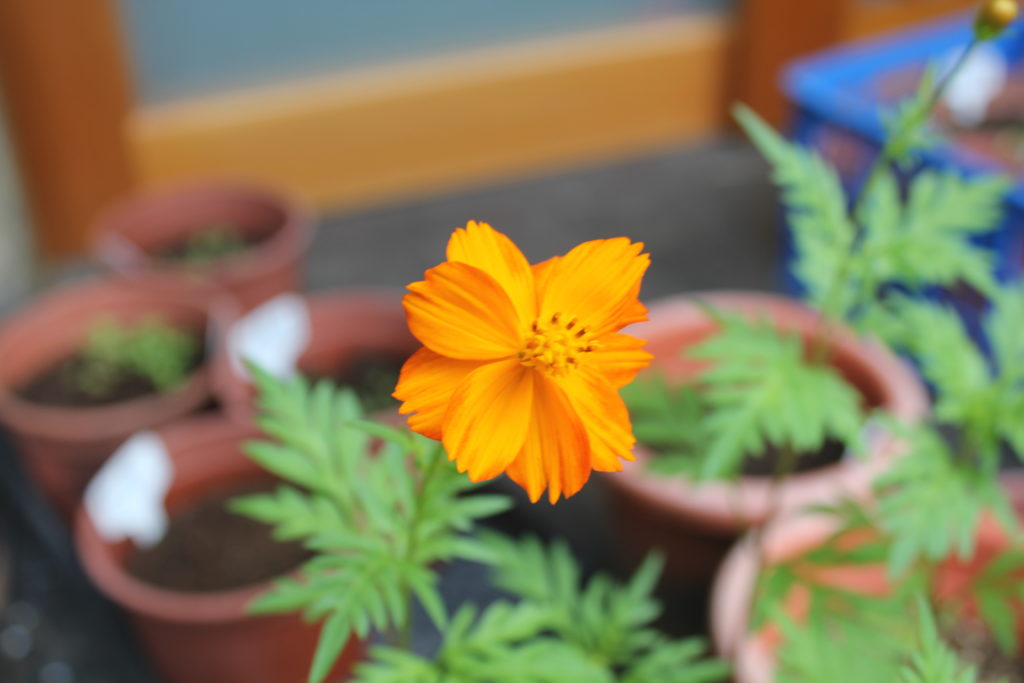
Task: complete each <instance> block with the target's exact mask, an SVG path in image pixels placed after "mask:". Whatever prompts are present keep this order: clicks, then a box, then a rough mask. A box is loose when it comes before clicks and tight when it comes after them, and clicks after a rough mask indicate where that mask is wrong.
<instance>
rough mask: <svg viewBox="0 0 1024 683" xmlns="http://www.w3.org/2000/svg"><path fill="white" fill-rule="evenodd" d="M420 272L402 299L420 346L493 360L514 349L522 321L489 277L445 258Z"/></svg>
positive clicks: (451, 354)
mask: <svg viewBox="0 0 1024 683" xmlns="http://www.w3.org/2000/svg"><path fill="white" fill-rule="evenodd" d="M424 275H425V278H426V279H425V280H422V281H420V282H414V283H412V284H411V285H409V293H408V294H406V295H405V297H404V298H403V299H402V304H403V305H404V306H405V316H406V319H407V320H408V323H409V330H410V331H411V332H412V333H413V335H414V336H415V337H416V338H417V339H419V340H420V341H421V342H423V345H424V346H426V347H428V348H430V349H432V350H434V351H436V352H437V353H439V354H441V355H442V356H448V357H449V358H461V359H464V360H493V359H495V358H504V357H507V356H509V355H511V354H513V353H515V352H516V351H518V350H519V347H520V346H521V344H522V330H523V324H522V323H521V322H520V321H519V316H518V314H517V313H516V310H515V307H513V305H512V302H511V301H510V300H509V298H508V294H506V293H505V290H503V289H502V288H501V285H499V284H498V283H497V282H496V281H495V280H494V278H492V277H491V276H490V275H488V274H487V273H485V272H484V271H482V270H480V269H479V268H475V267H473V266H471V265H468V264H466V263H452V262H450V261H446V262H445V263H442V264H441V265H439V266H437V267H435V268H431V269H430V270H428V271H427V272H426V273H425V274H424Z"/></svg>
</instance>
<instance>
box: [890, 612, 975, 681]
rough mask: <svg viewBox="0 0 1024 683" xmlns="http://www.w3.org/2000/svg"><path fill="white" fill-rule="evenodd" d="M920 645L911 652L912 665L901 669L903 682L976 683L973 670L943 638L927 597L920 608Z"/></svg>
mask: <svg viewBox="0 0 1024 683" xmlns="http://www.w3.org/2000/svg"><path fill="white" fill-rule="evenodd" d="M917 625H918V642H917V646H916V647H915V648H914V650H913V651H912V652H910V653H908V658H909V659H910V662H909V664H906V665H904V666H903V667H901V670H900V679H899V680H900V682H901V683H974V681H976V680H978V676H977V673H976V671H975V670H974V668H973V667H970V666H967V665H965V664H964V663H963V662H961V661H960V660H959V659H958V658H957V656H956V654H954V653H953V652H952V650H950V649H949V646H948V645H947V644H946V642H945V641H944V640H943V639H942V636H941V635H939V629H938V627H937V626H936V625H935V616H934V615H933V614H932V610H931V608H930V607H929V605H928V602H927V601H926V600H925V599H924V598H920V599H919V600H918V606H917Z"/></svg>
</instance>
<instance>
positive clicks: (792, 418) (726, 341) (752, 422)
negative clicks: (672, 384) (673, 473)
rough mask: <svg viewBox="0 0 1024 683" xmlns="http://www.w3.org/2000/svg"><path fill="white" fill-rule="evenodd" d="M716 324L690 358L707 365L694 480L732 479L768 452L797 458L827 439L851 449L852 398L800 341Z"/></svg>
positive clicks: (730, 321) (855, 435)
mask: <svg viewBox="0 0 1024 683" xmlns="http://www.w3.org/2000/svg"><path fill="white" fill-rule="evenodd" d="M721 322H722V328H721V330H720V331H719V332H718V333H717V334H715V335H713V336H712V337H710V338H709V339H707V340H706V341H704V342H702V343H701V344H699V345H697V346H696V347H694V348H692V349H691V351H690V354H689V355H690V356H691V357H692V358H696V359H701V360H707V361H710V362H711V366H710V368H709V369H708V370H707V371H705V372H704V373H703V374H702V375H701V378H700V382H701V390H702V394H703V398H704V400H705V402H706V404H707V406H708V410H707V413H706V416H705V419H704V424H703V428H704V436H705V438H706V439H707V442H706V444H705V446H704V455H703V460H702V463H701V467H700V470H699V473H698V474H699V478H700V479H713V478H719V477H724V476H729V475H732V474H733V473H735V472H736V471H737V469H738V467H739V466H740V464H741V463H742V461H743V458H744V456H756V455H760V454H761V453H762V452H763V451H764V450H765V447H766V446H768V445H772V446H775V447H776V448H779V449H792V450H793V452H795V453H798V454H799V453H802V452H806V451H812V450H815V449H817V448H819V447H821V446H822V445H823V444H824V443H825V441H826V440H827V439H828V438H829V437H832V438H835V439H838V440H839V441H842V442H843V443H846V444H847V445H848V446H853V447H856V446H857V445H858V443H859V439H860V429H861V426H862V423H863V419H864V416H863V411H862V409H861V405H860V402H861V399H860V396H859V394H858V393H857V391H856V390H855V389H854V388H853V387H852V386H850V385H849V384H848V383H847V382H846V381H845V380H844V379H843V378H842V377H841V376H840V375H839V373H837V372H836V371H835V370H833V369H832V368H831V367H829V366H827V365H820V364H812V363H811V362H809V361H808V360H807V359H806V357H805V349H804V345H803V343H802V341H801V340H800V338H799V337H797V336H796V335H791V334H787V333H783V332H780V331H778V330H776V329H775V328H774V327H773V326H772V325H771V324H769V323H757V322H747V321H745V320H743V319H742V318H739V317H737V316H722V318H721Z"/></svg>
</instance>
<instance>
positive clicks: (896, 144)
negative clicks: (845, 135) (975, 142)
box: [810, 37, 979, 364]
mask: <svg viewBox="0 0 1024 683" xmlns="http://www.w3.org/2000/svg"><path fill="white" fill-rule="evenodd" d="M978 44H979V40H978V38H977V37H975V38H972V39H971V42H970V43H968V44H967V47H966V48H964V50H963V52H961V53H960V56H959V57H958V58H957V60H956V63H954V64H953V67H952V68H951V69H950V70H949V71H948V72H946V74H945V75H944V76H943V77H942V79H941V80H939V82H938V83H936V85H935V87H934V89H933V90H932V92H931V93H930V94H929V95H928V99H927V106H926V107H925V108H924V110H923V111H922V112H921V114H920V116H917V117H913V118H911V119H908V120H907V122H906V125H905V126H904V127H902V128H901V129H899V130H897V131H895V132H894V133H893V135H892V137H891V138H890V139H889V140H888V141H887V142H886V143H885V145H884V146H883V147H882V150H881V152H879V154H878V156H876V157H875V160H874V162H873V163H872V165H871V168H870V169H869V170H868V174H867V178H866V179H865V180H864V182H863V183H862V184H861V186H860V189H859V190H858V191H857V194H856V195H855V196H854V198H853V201H852V202H851V206H850V209H849V214H848V215H849V216H850V218H851V219H852V222H853V224H854V225H855V224H856V220H857V214H858V213H859V212H860V209H861V206H862V205H863V203H864V199H865V197H869V196H870V195H871V190H872V188H873V187H874V186H875V184H876V183H877V182H878V179H879V178H880V177H881V175H882V172H883V171H884V170H885V169H886V168H887V167H888V166H889V165H890V164H891V163H892V162H893V161H895V157H896V151H897V150H900V149H903V148H904V147H905V146H906V143H907V139H908V138H909V137H910V136H911V135H912V134H913V133H914V132H915V131H916V130H917V128H919V127H920V126H922V125H924V123H925V122H926V121H927V120H928V118H929V117H930V116H931V113H932V111H933V110H934V109H935V105H936V104H938V101H939V99H940V98H941V97H942V93H943V92H945V90H946V88H948V87H949V84H950V83H952V81H953V79H954V78H955V77H956V74H957V73H958V72H959V71H960V69H962V68H963V66H964V64H966V63H967V60H968V59H969V58H970V56H971V54H972V53H973V52H974V50H975V48H976V47H977V46H978ZM859 237H860V235H859V233H858V234H857V235H854V236H853V239H851V240H850V247H849V249H848V250H847V251H846V254H845V256H844V257H843V259H842V260H841V261H840V263H839V266H838V267H837V268H836V272H835V276H834V277H833V279H832V282H831V283H830V284H829V286H828V289H827V290H826V293H825V297H824V298H823V299H822V305H821V310H820V314H821V317H820V318H819V319H818V322H817V329H816V333H815V335H814V336H813V338H812V340H811V344H812V347H811V353H810V359H811V362H812V363H814V364H820V363H823V362H824V361H825V356H826V351H827V348H828V341H829V339H830V338H831V336H832V330H831V327H832V322H833V321H834V320H835V319H837V318H845V317H846V315H847V313H848V312H849V311H848V309H842V310H836V309H838V308H840V306H839V304H840V303H841V298H842V296H841V295H842V292H843V285H844V284H845V281H846V278H847V275H848V274H849V271H850V268H851V267H852V264H853V263H854V259H855V257H856V256H857V255H858V254H859V253H860V250H861V247H862V246H863V242H862V240H861V239H859Z"/></svg>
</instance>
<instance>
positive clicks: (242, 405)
mask: <svg viewBox="0 0 1024 683" xmlns="http://www.w3.org/2000/svg"><path fill="white" fill-rule="evenodd" d="M404 291H405V290H404V288H400V287H380V286H366V287H341V288H337V289H328V290H321V291H317V292H311V293H310V292H305V293H297V295H298V296H299V297H300V298H301V299H302V300H303V302H304V303H305V305H306V308H307V310H308V311H309V312H310V317H311V318H315V317H316V315H317V312H318V311H321V310H325V309H335V308H337V309H340V310H342V311H344V310H346V309H352V311H355V310H358V309H360V308H366V307H367V306H369V307H371V308H374V309H377V310H382V311H383V310H391V309H395V312H396V314H397V315H400V316H402V318H403V319H404V315H405V314H404V311H403V310H402V308H401V298H402V294H403V292H404ZM247 312H249V311H245V310H243V309H242V308H241V307H240V306H238V305H237V304H236V303H235V302H230V301H223V302H221V303H220V305H218V306H216V307H215V308H214V309H213V312H212V315H213V318H214V319H215V320H216V321H217V328H218V329H220V330H223V332H224V333H223V334H222V335H221V336H220V338H219V339H218V344H217V348H216V349H215V351H214V353H213V354H212V356H211V365H210V382H211V388H212V391H213V393H214V395H216V396H217V397H218V399H220V400H221V401H222V402H223V404H224V410H225V411H226V412H228V413H229V414H231V415H232V416H234V417H236V418H239V419H248V418H250V417H251V415H252V412H253V409H252V405H251V402H250V401H249V400H248V398H249V397H248V394H247V392H248V391H249V389H250V388H251V386H252V383H251V382H250V381H249V379H248V378H247V377H243V376H241V375H239V373H238V371H237V370H236V369H235V364H234V363H233V362H232V360H231V358H230V352H229V350H228V345H227V340H228V338H229V337H230V334H231V330H232V329H233V328H234V327H235V325H236V324H238V322H239V321H240V320H241V319H242V318H243V316H244V315H245V314H246V313H247ZM396 319H397V318H396ZM317 331H318V330H317V328H316V325H315V323H314V324H313V328H312V329H311V330H310V333H311V335H312V336H313V337H315V336H316V334H317ZM343 332H344V330H335V332H334V333H335V334H342V333H343ZM409 335H410V337H411V338H412V342H413V343H412V344H411V347H410V348H411V350H410V355H411V354H412V353H414V352H415V351H416V349H417V348H418V347H420V346H422V344H421V343H420V342H419V340H417V339H415V337H412V334H411V333H409ZM310 343H311V344H312V343H313V338H312V337H311V339H310ZM304 354H305V351H304V352H303V355H304ZM301 359H302V356H301V355H300V359H299V364H300V365H301V364H302V360H301Z"/></svg>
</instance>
